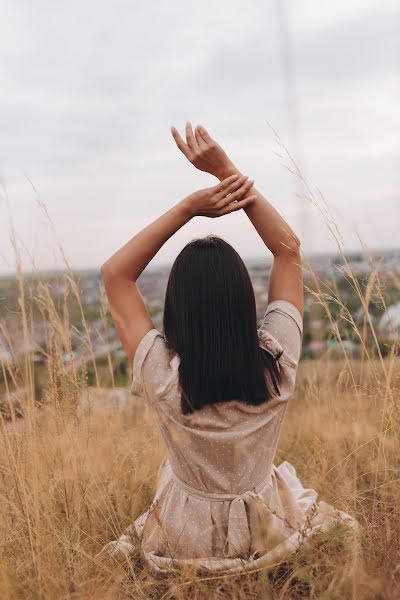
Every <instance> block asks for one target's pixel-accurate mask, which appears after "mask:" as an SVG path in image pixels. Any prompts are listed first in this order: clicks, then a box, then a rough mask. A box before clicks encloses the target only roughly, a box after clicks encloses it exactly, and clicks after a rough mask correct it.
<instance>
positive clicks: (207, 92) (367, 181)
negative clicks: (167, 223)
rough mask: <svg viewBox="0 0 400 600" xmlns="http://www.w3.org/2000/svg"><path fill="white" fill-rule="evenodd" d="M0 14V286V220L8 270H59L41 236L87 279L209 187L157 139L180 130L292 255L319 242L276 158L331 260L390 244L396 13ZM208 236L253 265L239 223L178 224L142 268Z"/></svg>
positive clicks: (309, 4) (399, 108)
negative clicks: (290, 231) (339, 247)
mask: <svg viewBox="0 0 400 600" xmlns="http://www.w3.org/2000/svg"><path fill="white" fill-rule="evenodd" d="M1 13H2V18H1V23H0V81H1V90H2V93H1V99H0V102H1V111H0V131H1V136H0V176H1V182H2V186H1V200H0V236H1V240H2V243H1V250H0V273H1V274H7V273H12V272H13V271H14V270H15V264H14V261H15V259H14V252H13V249H12V245H11V244H10V242H9V230H10V222H9V217H10V211H11V214H12V219H13V222H14V226H15V228H16V230H17V232H18V235H19V236H20V237H21V239H22V240H23V242H24V247H25V248H24V250H23V256H22V259H23V267H24V268H25V269H27V270H29V269H30V266H31V261H32V259H31V257H32V256H33V257H34V260H35V263H36V265H37V267H38V268H41V269H57V268H62V266H63V260H62V258H61V256H60V254H59V252H58V251H57V248H56V247H55V239H60V241H61V243H62V245H63V248H64V251H65V254H66V255H67V257H68V260H69V262H70V264H71V265H72V267H73V268H76V269H86V268H94V269H98V267H99V266H100V264H101V263H102V262H104V261H105V260H106V259H107V258H108V257H109V256H110V255H111V254H112V253H114V252H115V251H116V250H117V249H118V248H119V247H120V246H121V245H122V244H124V243H125V242H126V241H128V239H130V238H131V237H132V236H133V235H134V234H135V233H136V232H138V231H139V230H140V229H141V228H142V227H144V226H145V225H146V224H148V223H150V222H151V221H152V220H153V219H155V218H156V217H157V216H159V215H160V214H161V213H162V212H163V211H165V210H167V209H168V208H170V207H171V206H172V205H173V204H175V203H176V202H177V201H178V200H180V199H181V198H182V197H184V196H185V195H187V194H189V193H191V192H192V191H194V190H195V189H198V188H201V187H206V186H209V185H213V184H214V183H216V180H215V179H214V178H213V177H212V176H210V175H207V174H204V173H201V172H200V171H197V170H196V169H194V167H193V166H192V165H190V164H189V163H188V162H187V161H186V159H185V158H184V156H183V155H182V154H181V153H180V152H179V150H178V149H177V148H176V146H175V143H174V140H173V138H172V136H171V133H170V126H171V125H175V126H176V127H177V128H178V129H179V131H180V132H181V134H183V132H184V125H185V122H186V120H190V121H191V122H192V123H193V124H194V125H195V124H197V123H201V124H203V125H204V126H205V127H206V128H207V129H208V130H209V132H210V134H211V135H212V136H214V137H215V138H216V139H217V140H218V141H219V142H220V143H221V144H222V145H223V147H224V148H225V150H226V151H227V152H228V153H229V155H230V156H231V158H232V160H233V161H234V162H235V163H236V164H237V165H238V166H239V168H240V169H241V170H242V171H243V172H244V173H246V174H248V175H249V176H250V177H251V178H254V179H255V185H256V186H257V188H258V189H260V190H261V191H262V192H263V193H264V195H266V197H268V198H269V200H271V201H272V203H273V204H274V205H275V206H276V207H277V208H278V209H279V210H280V211H281V213H282V214H283V215H284V216H285V217H286V218H287V219H288V220H289V222H290V224H291V225H292V226H293V227H294V229H295V230H296V232H297V233H298V234H299V235H300V237H301V238H302V242H303V251H304V252H305V253H306V254H316V253H318V254H320V253H331V252H335V251H336V242H335V240H334V239H333V236H332V233H331V231H329V228H327V226H326V216H324V214H322V213H323V212H324V211H322V213H321V209H320V207H319V206H315V205H313V203H312V202H310V200H309V199H307V198H306V196H308V193H307V190H305V189H304V183H303V184H302V183H301V182H300V181H299V180H298V178H297V177H296V176H295V175H293V173H291V172H290V170H288V168H287V167H288V166H290V160H289V159H288V157H287V155H286V156H285V153H284V152H283V149H282V145H284V146H285V147H286V149H287V150H288V152H289V153H290V155H291V156H292V157H293V158H295V160H296V162H297V164H298V165H299V166H300V168H301V172H302V174H303V176H304V177H305V178H306V180H307V182H309V185H310V186H311V187H312V188H313V189H314V190H315V189H316V188H318V189H319V190H320V192H321V193H322V195H323V196H324V199H325V201H326V203H327V205H328V207H329V213H330V215H331V218H333V219H334V221H335V222H336V224H337V226H338V229H339V230H340V232H341V235H342V236H343V243H344V247H345V248H346V250H348V251H354V250H359V249H360V241H359V238H361V239H362V241H363V243H364V244H365V245H366V246H367V247H368V248H370V249H375V250H380V249H391V248H395V247H396V246H397V245H398V231H399V225H400V148H399V145H400V142H399V140H400V136H399V132H400V85H399V72H400V70H399V67H400V47H399V46H400V35H399V33H400V8H399V4H398V2H396V1H394V0H393V1H392V0H362V1H361V0H352V2H348V1H344V0H339V1H336V2H335V3H325V2H324V3H321V2H318V1H317V0H302V1H300V2H299V1H297V2H295V1H294V0H274V1H272V0H262V1H261V0H255V1H253V2H251V3H249V2H245V1H244V0H230V1H229V2H228V1H226V0H224V1H222V2H218V3H216V2H214V1H210V0H204V1H203V2H201V3H188V2H185V3H184V2H178V1H176V0H170V1H169V2H168V3H166V2H161V1H157V0H153V1H152V2H147V3H139V2H127V1H122V0H116V1H114V2H104V1H100V2H99V1H96V2H94V1H89V0H87V1H86V2H83V3H82V2H78V1H76V0H72V1H70V2H68V3H60V2H50V1H44V0H40V1H38V2H35V3H29V2H27V1H22V0H21V1H19V2H13V1H11V0H2V1H1ZM274 132H275V133H274ZM299 196H300V197H299ZM37 200H40V202H43V203H44V204H45V206H46V208H47V211H48V215H49V217H50V218H51V220H52V222H53V224H54V228H55V230H53V229H52V227H51V226H50V225H49V222H48V217H47V216H46V215H45V211H44V209H43V206H41V205H40V203H38V201H37ZM319 204H320V202H319ZM324 210H325V212H326V209H324ZM207 233H218V234H219V235H221V236H222V237H224V238H225V239H227V240H228V241H229V242H230V243H231V244H232V245H234V247H235V248H236V249H237V250H238V252H239V253H240V254H241V255H242V256H243V257H244V258H253V257H261V258H263V257H265V247H264V245H263V243H262V242H261V240H260V239H259V238H258V236H257V234H256V232H255V231H254V229H253V228H252V226H251V224H250V222H249V221H248V219H247V217H246V214H245V213H244V212H243V211H240V212H237V213H233V214H231V215H228V216H226V217H224V218H221V219H208V218H205V217H197V218H195V219H193V220H192V221H191V222H190V223H189V224H188V225H187V226H185V227H184V228H182V229H181V230H180V231H179V232H178V233H177V234H176V235H175V236H174V237H173V238H172V239H170V240H169V241H168V242H167V243H166V244H165V246H164V247H163V248H162V249H161V250H160V252H159V253H158V254H157V256H156V257H155V259H154V261H153V264H154V265H157V264H161V263H170V262H171V261H172V260H173V259H174V258H175V256H176V255H177V253H178V252H179V251H180V249H181V248H182V246H183V245H184V244H185V243H186V242H187V241H188V240H190V239H191V238H193V237H195V236H197V235H205V234H207ZM29 255H30V256H29Z"/></svg>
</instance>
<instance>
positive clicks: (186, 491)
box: [108, 300, 358, 574]
mask: <svg viewBox="0 0 400 600" xmlns="http://www.w3.org/2000/svg"><path fill="white" fill-rule="evenodd" d="M302 326H303V324H302V319H301V315H300V313H299V311H298V310H297V308H296V307H295V306H294V305H293V304H291V303H289V302H287V301H283V300H276V301H274V302H271V303H270V304H269V305H268V307H267V310H266V312H265V315H264V318H263V322H262V324H261V326H260V328H259V329H258V337H259V343H260V346H261V347H263V348H265V349H266V350H267V351H268V352H270V353H271V354H273V355H274V356H278V355H279V354H280V353H281V351H283V352H282V354H281V357H280V358H279V359H278V360H279V363H280V369H281V373H282V385H281V391H280V395H279V396H276V397H274V398H273V399H272V400H270V401H268V402H266V403H264V404H263V405H261V406H249V405H246V404H244V403H243V402H241V401H239V400H234V399H233V400H232V401H230V402H225V403H219V404H210V405H206V406H204V407H203V408H202V409H200V410H197V411H195V412H194V413H193V414H189V415H183V414H181V410H180V392H179V380H178V366H179V362H180V358H179V356H178V355H177V354H176V353H175V352H173V351H172V350H171V349H170V348H169V346H168V344H167V342H166V341H165V339H164V337H163V335H162V334H161V333H160V332H159V331H158V330H157V329H152V330H151V331H149V332H147V334H146V335H145V336H144V337H143V339H142V340H141V342H140V344H139V346H138V348H137V351H136V353H135V357H134V361H133V381H132V387H131V392H132V394H134V395H136V396H142V397H143V398H145V400H146V401H147V402H148V405H149V407H150V410H151V411H152V414H153V418H154V421H155V424H156V426H157V428H158V430H159V433H160V435H161V437H162V440H163V443H164V445H165V450H166V456H165V458H164V460H163V461H162V463H161V465H160V468H159V471H158V477H157V490H156V493H155V496H154V499H153V502H152V504H151V505H150V507H149V508H148V510H146V511H145V512H144V513H143V514H142V515H140V516H139V517H137V518H136V520H135V521H134V524H133V525H134V527H135V529H136V532H137V533H138V535H139V538H140V540H141V547H142V550H143V555H144V557H145V559H146V562H147V564H148V565H149V566H150V568H151V569H152V570H153V572H154V573H156V574H160V573H165V572H167V571H168V572H170V571H171V570H175V569H181V568H184V567H185V565H188V566H190V567H191V568H193V567H194V568H195V570H196V571H197V572H198V573H200V574H201V573H212V572H214V573H216V572H219V573H221V572H224V573H227V572H230V573H233V572H238V571H243V570H250V569H256V568H259V567H267V566H270V565H273V564H274V563H277V562H279V561H281V560H283V559H285V558H286V557H288V556H289V555H290V553H291V552H294V551H295V550H296V549H297V548H298V546H299V545H300V544H301V543H302V542H304V540H307V539H308V536H310V535H312V534H313V533H314V532H315V531H316V530H317V529H326V528H328V527H329V526H330V525H331V524H332V523H334V522H336V521H338V520H340V521H343V522H345V523H346V524H347V525H349V526H350V527H353V528H355V529H357V527H358V523H357V521H356V520H355V519H354V518H353V517H351V516H350V515H349V514H347V513H345V512H343V511H340V510H338V509H335V508H334V507H332V506H331V505H329V504H327V503H325V502H324V501H322V500H320V501H319V502H317V495H318V494H317V492H316V491H315V490H313V489H311V488H304V487H303V486H302V484H301V482H300V480H299V479H298V477H297V475H296V471H295V468H294V466H293V465H292V464H291V463H289V462H288V461H283V462H282V463H281V464H280V465H279V466H275V464H274V462H273V461H274V457H275V452H276V447H277V443H278V440H279V435H280V431H281V428H282V423H283V419H284V416H285V412H286V409H287V406H288V402H289V400H290V398H291V397H292V395H293V391H294V386H295V380H296V371H297V365H298V361H299V357H300V351H301V342H302ZM108 546H111V547H112V548H113V549H114V550H121V551H123V552H124V553H128V554H129V552H130V550H132V545H131V539H130V536H129V528H128V530H127V531H126V532H125V534H124V535H122V536H121V537H120V538H119V540H117V541H116V542H111V543H110V544H108Z"/></svg>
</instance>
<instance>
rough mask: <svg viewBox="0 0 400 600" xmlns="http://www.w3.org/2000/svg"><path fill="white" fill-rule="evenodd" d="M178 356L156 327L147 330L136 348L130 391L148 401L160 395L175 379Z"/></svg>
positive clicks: (178, 361)
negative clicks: (144, 397)
mask: <svg viewBox="0 0 400 600" xmlns="http://www.w3.org/2000/svg"><path fill="white" fill-rule="evenodd" d="M179 363H180V358H179V356H178V354H176V352H174V350H172V348H170V346H169V344H168V343H167V341H166V340H165V338H164V335H163V334H162V333H161V332H160V331H158V329H151V330H150V331H148V332H147V333H146V334H145V335H144V336H143V338H142V339H141V341H140V342H139V345H138V347H137V349H136V352H135V355H134V358H133V364H132V384H131V393H132V394H134V395H135V396H147V397H148V398H149V400H150V401H152V400H156V399H157V397H158V398H160V397H162V396H163V395H164V394H165V393H166V391H167V389H168V388H169V387H170V386H171V385H172V384H173V383H174V382H175V381H176V379H177V375H178V367H179Z"/></svg>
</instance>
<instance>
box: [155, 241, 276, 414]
mask: <svg viewBox="0 0 400 600" xmlns="http://www.w3.org/2000/svg"><path fill="white" fill-rule="evenodd" d="M163 327H164V336H165V338H166V341H167V343H168V344H169V346H170V347H171V348H172V349H173V350H174V351H175V352H176V353H177V354H178V355H179V357H180V364H179V383H180V388H181V392H182V395H181V409H182V412H183V413H184V414H187V413H191V412H193V411H194V410H196V409H199V408H201V407H202V406H204V405H205V404H210V403H215V402H225V401H229V400H234V399H238V400H242V401H243V402H247V403H249V404H253V405H259V404H261V403H263V402H266V401H268V400H269V399H270V398H271V397H272V396H273V394H274V393H275V394H278V393H279V384H280V372H279V368H278V364H277V362H276V360H275V358H274V357H273V356H272V355H271V354H270V353H269V352H267V351H266V350H263V349H262V348H260V346H259V340H258V336H257V316H256V302H255V296H254V290H253V285H252V282H251V279H250V275H249V272H248V270H247V268H246V265H245V264H244V262H243V260H242V259H241V257H240V256H239V254H238V253H237V252H236V250H235V249H234V248H233V247H232V246H231V245H230V244H228V242H226V241H225V240H223V239H222V238H220V237H218V236H215V235H208V236H206V237H204V238H197V239H194V240H192V241H191V242H189V243H188V244H186V246H185V247H184V248H183V249H182V250H181V252H180V253H179V254H178V256H177V257H176V259H175V261H174V264H173V265H172V268H171V272H170V275H169V279H168V284H167V289H166V295H165V304H164V318H163Z"/></svg>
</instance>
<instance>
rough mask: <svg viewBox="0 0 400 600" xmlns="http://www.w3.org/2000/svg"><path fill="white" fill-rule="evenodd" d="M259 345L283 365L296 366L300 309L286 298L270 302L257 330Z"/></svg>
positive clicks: (299, 331) (300, 324) (298, 350)
mask: <svg viewBox="0 0 400 600" xmlns="http://www.w3.org/2000/svg"><path fill="white" fill-rule="evenodd" d="M257 333H258V338H259V341H260V346H261V347H262V348H264V349H265V350H267V351H268V352H270V353H271V354H272V355H273V356H274V358H276V359H277V360H278V359H279V362H280V363H282V364H283V365H286V366H289V367H293V368H296V367H297V365H298V362H299V359H300V354H301V346H302V339H303V319H302V317H301V314H300V311H299V310H298V308H296V306H294V304H292V303H291V302H288V301H287V300H274V301H273V302H270V303H269V304H268V306H267V309H266V311H265V313H264V317H263V319H262V323H261V325H260V327H259V328H258V330H257Z"/></svg>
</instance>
